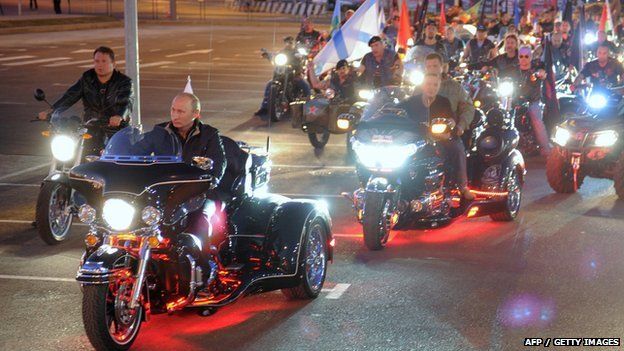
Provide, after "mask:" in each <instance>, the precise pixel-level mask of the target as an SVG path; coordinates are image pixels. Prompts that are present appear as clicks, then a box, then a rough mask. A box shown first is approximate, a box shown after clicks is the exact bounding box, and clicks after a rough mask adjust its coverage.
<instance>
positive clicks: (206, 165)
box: [193, 156, 214, 171]
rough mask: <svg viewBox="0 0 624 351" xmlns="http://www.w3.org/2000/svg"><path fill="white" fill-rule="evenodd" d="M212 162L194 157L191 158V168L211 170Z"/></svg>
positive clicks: (200, 157)
mask: <svg viewBox="0 0 624 351" xmlns="http://www.w3.org/2000/svg"><path fill="white" fill-rule="evenodd" d="M213 165H214V161H213V160H212V159H211V158H209V157H203V156H195V157H193V166H195V167H197V168H200V169H203V170H204V171H210V170H212V167H213Z"/></svg>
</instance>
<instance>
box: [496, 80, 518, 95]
mask: <svg viewBox="0 0 624 351" xmlns="http://www.w3.org/2000/svg"><path fill="white" fill-rule="evenodd" d="M513 92H514V86H513V83H512V82H501V83H500V84H499V85H498V95H500V96H501V97H511V96H512V95H513Z"/></svg>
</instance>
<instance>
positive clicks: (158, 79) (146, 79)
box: [141, 65, 266, 86]
mask: <svg viewBox="0 0 624 351" xmlns="http://www.w3.org/2000/svg"><path fill="white" fill-rule="evenodd" d="M141 67H143V65H141ZM191 78H193V75H191ZM141 81H142V82H144V81H157V82H171V79H166V78H141ZM200 83H201V84H208V83H210V84H213V83H214V84H258V85H263V86H264V85H266V82H264V81H256V82H254V81H236V80H228V81H225V80H215V79H212V80H207V79H193V84H200Z"/></svg>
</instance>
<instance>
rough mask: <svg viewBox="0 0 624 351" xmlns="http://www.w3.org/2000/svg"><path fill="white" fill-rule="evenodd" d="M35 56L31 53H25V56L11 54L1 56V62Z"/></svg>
mask: <svg viewBox="0 0 624 351" xmlns="http://www.w3.org/2000/svg"><path fill="white" fill-rule="evenodd" d="M33 57H35V56H30V55H24V56H9V57H3V58H0V62H4V61H12V60H21V59H27V58H33Z"/></svg>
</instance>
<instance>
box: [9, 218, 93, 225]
mask: <svg viewBox="0 0 624 351" xmlns="http://www.w3.org/2000/svg"><path fill="white" fill-rule="evenodd" d="M33 222H34V221H27V220H23V219H0V223H6V224H32V223H33ZM73 226H77V227H88V225H86V224H84V223H79V222H76V223H72V227H73Z"/></svg>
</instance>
